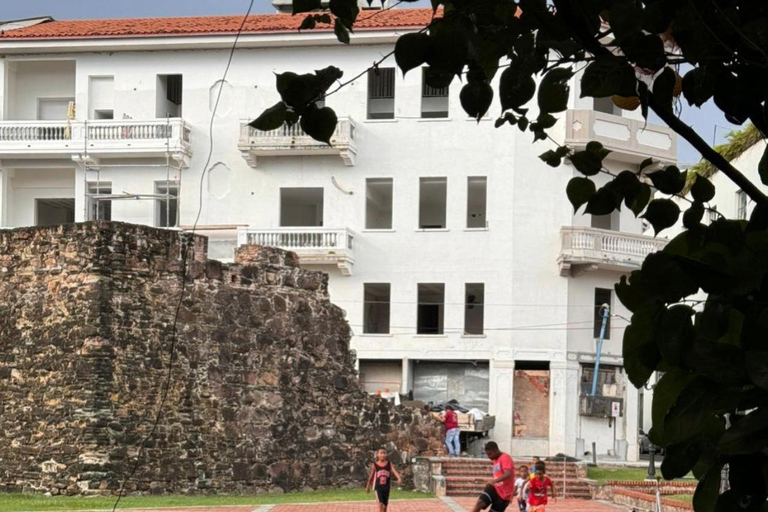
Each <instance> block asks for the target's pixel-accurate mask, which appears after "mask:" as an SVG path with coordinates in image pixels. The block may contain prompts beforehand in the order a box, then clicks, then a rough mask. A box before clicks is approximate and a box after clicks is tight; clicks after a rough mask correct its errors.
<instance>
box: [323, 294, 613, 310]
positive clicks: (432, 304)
mask: <svg viewBox="0 0 768 512" xmlns="http://www.w3.org/2000/svg"><path fill="white" fill-rule="evenodd" d="M331 302H333V303H334V304H339V303H355V304H411V305H412V304H417V305H420V306H484V307H491V306H493V307H510V308H514V307H533V308H543V307H551V308H588V309H599V308H600V307H602V305H598V304H591V305H587V304H531V303H528V304H503V303H493V302H429V301H421V302H419V301H407V300H406V301H387V300H357V299H337V298H333V297H332V298H331Z"/></svg>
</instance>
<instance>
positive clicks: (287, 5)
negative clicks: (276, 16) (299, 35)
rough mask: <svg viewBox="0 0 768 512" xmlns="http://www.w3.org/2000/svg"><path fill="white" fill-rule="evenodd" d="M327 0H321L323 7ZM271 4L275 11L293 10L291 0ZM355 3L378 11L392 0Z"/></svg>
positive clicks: (276, 0)
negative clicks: (369, 3)
mask: <svg viewBox="0 0 768 512" xmlns="http://www.w3.org/2000/svg"><path fill="white" fill-rule="evenodd" d="M328 2H329V0H322V5H323V8H327V7H328ZM272 5H273V6H274V7H275V9H277V12H280V13H287V14H290V13H291V12H293V0H272ZM357 5H358V6H359V7H360V10H361V11H370V10H373V11H378V10H379V9H381V8H382V6H383V8H385V9H386V8H387V7H389V6H390V5H392V0H383V2H382V0H373V2H371V5H370V6H369V5H368V0H357Z"/></svg>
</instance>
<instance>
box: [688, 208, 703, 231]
mask: <svg viewBox="0 0 768 512" xmlns="http://www.w3.org/2000/svg"><path fill="white" fill-rule="evenodd" d="M703 217H704V205H703V204H701V203H699V202H694V203H693V204H692V205H691V206H690V208H688V209H687V210H686V211H685V213H684V214H683V226H685V228H686V229H695V228H697V227H698V226H699V225H700V224H701V219H702V218H703Z"/></svg>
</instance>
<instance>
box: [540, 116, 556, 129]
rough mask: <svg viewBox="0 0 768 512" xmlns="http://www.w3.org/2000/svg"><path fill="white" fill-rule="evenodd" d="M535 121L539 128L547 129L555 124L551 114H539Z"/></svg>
mask: <svg viewBox="0 0 768 512" xmlns="http://www.w3.org/2000/svg"><path fill="white" fill-rule="evenodd" d="M536 123H537V124H538V126H539V127H540V128H541V129H543V130H547V129H549V128H552V127H553V126H555V124H556V123H557V119H556V118H555V116H553V115H551V114H539V117H538V118H536Z"/></svg>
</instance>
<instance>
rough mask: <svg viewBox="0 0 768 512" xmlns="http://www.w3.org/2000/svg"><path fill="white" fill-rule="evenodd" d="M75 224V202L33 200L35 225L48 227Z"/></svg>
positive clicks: (69, 200) (65, 200)
mask: <svg viewBox="0 0 768 512" xmlns="http://www.w3.org/2000/svg"><path fill="white" fill-rule="evenodd" d="M71 222H75V200H74V199H70V198H65V199H35V225H37V226H50V225H53V224H68V223H71Z"/></svg>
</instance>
